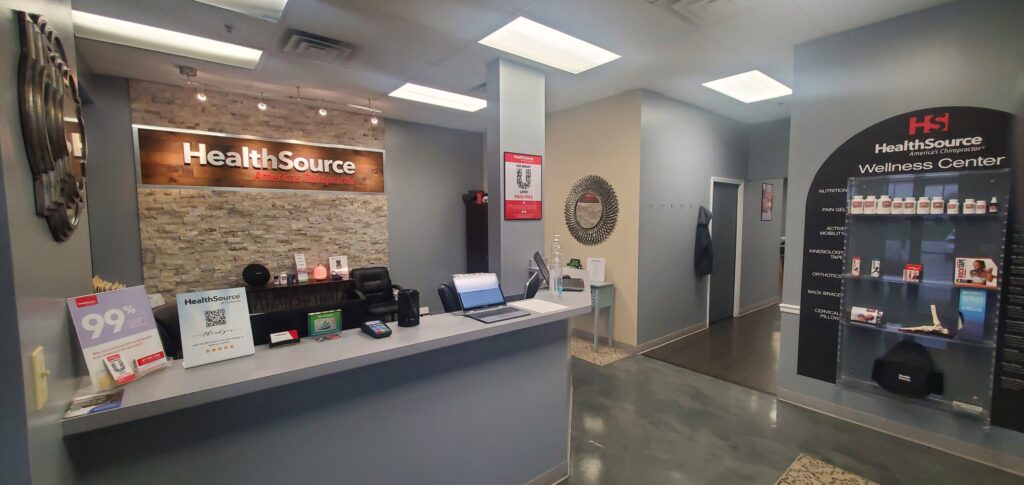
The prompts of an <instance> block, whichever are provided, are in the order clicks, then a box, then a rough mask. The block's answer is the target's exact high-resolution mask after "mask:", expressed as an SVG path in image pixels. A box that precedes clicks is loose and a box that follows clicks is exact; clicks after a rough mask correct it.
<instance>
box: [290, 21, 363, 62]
mask: <svg viewBox="0 0 1024 485" xmlns="http://www.w3.org/2000/svg"><path fill="white" fill-rule="evenodd" d="M281 52H286V53H290V54H294V55H295V56H296V57H301V58H303V59H308V60H311V61H316V62H323V63H325V64H341V63H343V62H345V61H347V60H348V59H350V58H351V57H352V56H353V55H355V53H356V47H355V46H354V45H352V44H349V43H348V42H344V41H340V40H337V39H332V38H330V37H324V36H322V35H316V34H312V33H309V32H303V31H301V30H295V29H288V31H287V32H286V33H285V36H284V42H283V46H282V47H281Z"/></svg>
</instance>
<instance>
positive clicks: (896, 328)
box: [843, 321, 996, 349]
mask: <svg viewBox="0 0 1024 485" xmlns="http://www.w3.org/2000/svg"><path fill="white" fill-rule="evenodd" d="M843 323H844V324H845V325H848V326H851V327H856V328H862V329H865V330H874V331H878V332H886V333H891V334H894V335H902V336H906V337H913V338H918V339H922V340H928V341H932V342H942V343H950V344H957V345H970V346H974V347H982V348H986V349H995V348H996V344H995V342H988V341H980V342H976V341H971V340H959V339H957V338H955V337H942V336H939V335H931V334H927V333H913V332H901V331H900V328H901V327H902V325H900V324H898V323H888V324H885V325H871V324H869V323H861V322H853V321H847V322H843ZM912 326H914V327H916V326H919V325H912Z"/></svg>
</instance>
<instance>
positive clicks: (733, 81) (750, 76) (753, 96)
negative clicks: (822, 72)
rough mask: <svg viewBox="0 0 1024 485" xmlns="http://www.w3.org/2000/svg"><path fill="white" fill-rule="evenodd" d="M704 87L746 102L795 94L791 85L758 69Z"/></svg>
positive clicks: (705, 84)
mask: <svg viewBox="0 0 1024 485" xmlns="http://www.w3.org/2000/svg"><path fill="white" fill-rule="evenodd" d="M704 87H706V88H711V89H714V90H715V91H718V92H720V93H722V94H724V95H726V96H729V97H732V98H736V99H738V100H740V101H743V102H744V103H753V102H757V101H764V100H766V99H772V98H778V97H781V96H789V95H790V94H793V90H792V89H790V88H789V86H786V85H785V84H782V83H780V82H778V81H776V80H775V79H772V78H771V77H768V75H767V74H765V73H763V72H761V71H758V70H757V69H755V70H753V71H748V72H745V73H743V74H737V75H735V76H729V77H724V78H722V79H717V80H715V81H709V82H706V83H704Z"/></svg>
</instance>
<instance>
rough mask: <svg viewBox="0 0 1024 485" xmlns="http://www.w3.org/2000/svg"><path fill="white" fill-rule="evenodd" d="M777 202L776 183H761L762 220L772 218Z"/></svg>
mask: <svg viewBox="0 0 1024 485" xmlns="http://www.w3.org/2000/svg"><path fill="white" fill-rule="evenodd" d="M774 203H775V185H774V184H761V220H762V221H770V220H772V206H773V205H774Z"/></svg>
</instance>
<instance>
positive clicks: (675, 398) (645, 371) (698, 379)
mask: <svg viewBox="0 0 1024 485" xmlns="http://www.w3.org/2000/svg"><path fill="white" fill-rule="evenodd" d="M572 374H573V376H572V378H573V389H574V391H573V415H572V460H571V464H570V466H571V471H570V477H569V479H568V481H567V482H566V483H569V484H588V485H589V484H675V483H679V484H748V483H749V484H764V485H771V484H772V483H775V480H777V479H778V478H779V476H781V475H782V473H783V471H785V469H786V468H787V467H788V466H789V465H790V463H792V462H793V460H794V459H796V457H797V455H799V454H800V453H808V454H810V455H812V456H815V457H818V458H821V459H824V460H825V461H826V462H828V463H831V464H833V465H836V466H838V467H840V468H843V469H846V470H848V471H850V472H853V473H856V474H858V475H860V476H862V477H864V478H867V479H870V480H874V481H876V482H879V483H881V484H883V485H890V484H904V483H905V484H927V485H937V484H953V483H957V484H959V483H963V484H984V485H1002V484H1016V485H1021V484H1022V483H1024V477H1019V476H1016V475H1011V474H1009V473H1006V472H1003V471H1000V470H997V469H994V468H990V467H988V466H985V465H982V464H979V463H976V462H973V461H969V460H965V459H962V458H959V457H956V456H953V455H949V454H947V453H943V452H940V451H937V450H934V449H931V448H928V447H925V446H922V445H918V444H915V443H911V442H909V441H905V440H902V439H899V438H895V437H893V436H890V435H887V434H884V433H880V432H877V431H873V430H870V429H868V428H863V427H860V426H857V425H854V424H850V423H847V422H845V421H841V420H838V419H835V418H832V417H829V416H826V415H823V414H819V413H815V412H812V411H808V410H806V409H803V408H799V407H796V406H792V405H789V404H786V403H783V402H779V401H776V399H775V397H774V396H771V395H769V394H765V393H761V392H757V391H754V390H752V389H749V388H746V387H743V386H738V385H735V384H732V383H729V382H725V381H721V380H718V379H714V378H711V377H708V376H706V375H704V374H700V373H697V372H693V371H689V370H687V369H683V368H680V367H676V366H673V365H669V364H666V363H664V362H660V361H657V360H654V359H650V358H647V357H644V356H634V357H630V358H628V359H625V360H621V361H619V362H616V363H614V364H610V365H607V366H604V367H598V366H596V365H593V364H590V363H587V362H584V361H582V360H579V359H572Z"/></svg>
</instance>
